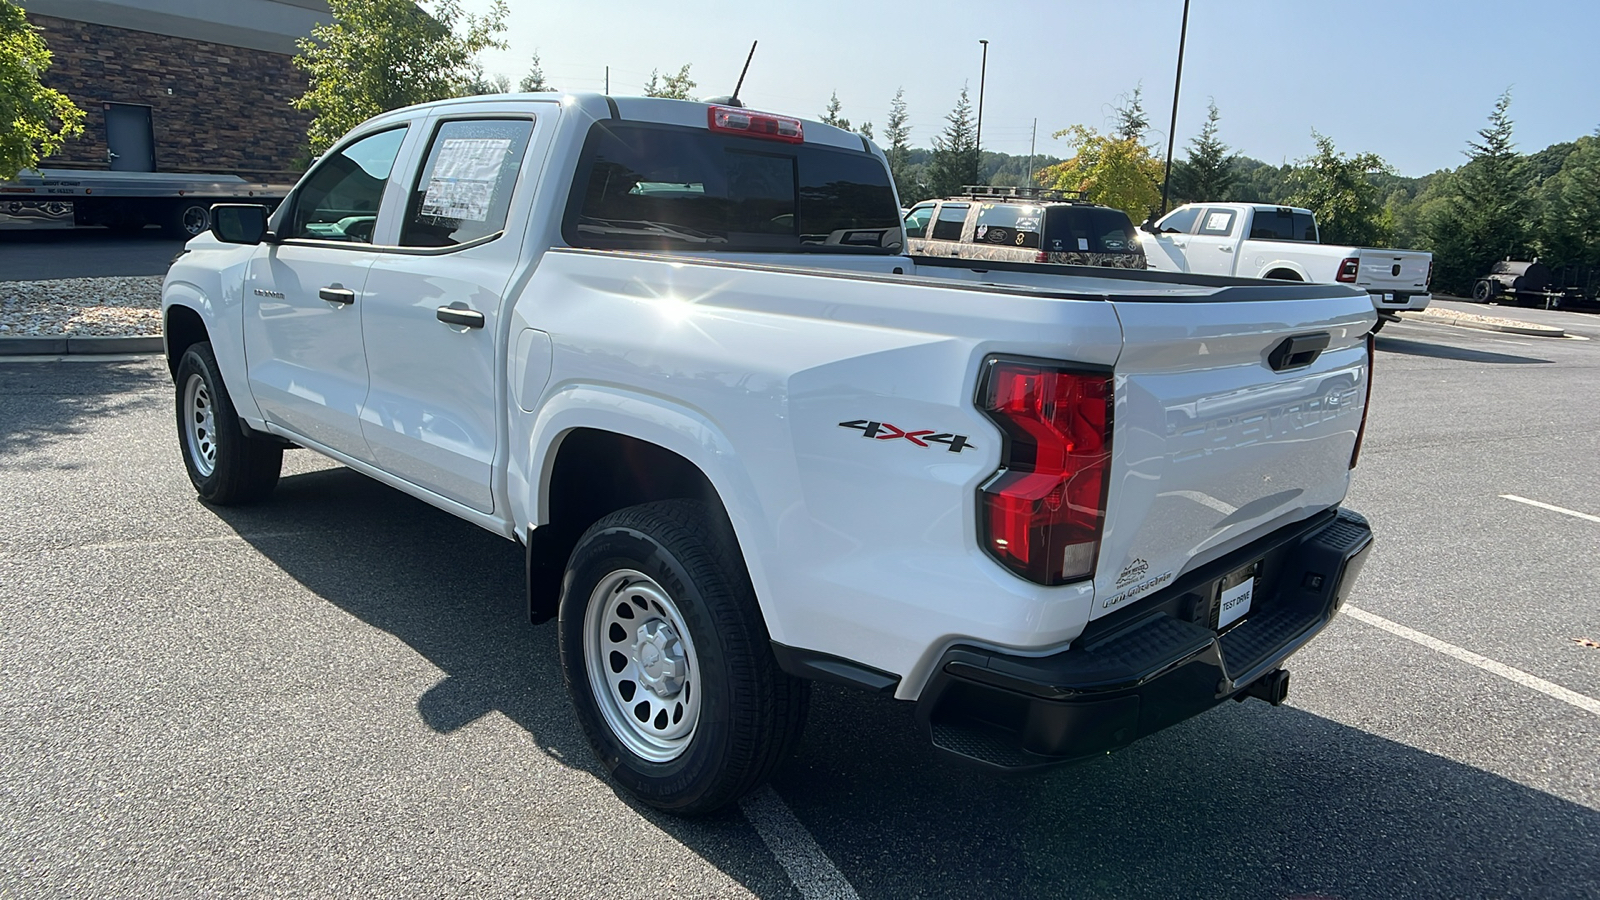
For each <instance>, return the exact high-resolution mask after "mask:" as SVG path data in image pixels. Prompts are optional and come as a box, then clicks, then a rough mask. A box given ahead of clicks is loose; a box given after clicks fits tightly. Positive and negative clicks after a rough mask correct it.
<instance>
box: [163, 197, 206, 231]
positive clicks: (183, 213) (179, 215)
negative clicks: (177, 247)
mask: <svg viewBox="0 0 1600 900" xmlns="http://www.w3.org/2000/svg"><path fill="white" fill-rule="evenodd" d="M210 227H211V204H210V203H203V202H201V201H199V200H187V201H182V202H179V203H174V204H172V206H171V207H170V208H169V209H168V210H167V214H166V216H165V217H163V219H162V222H161V233H162V234H165V235H166V236H167V237H175V238H182V239H183V240H188V239H190V238H192V237H196V236H198V235H200V234H201V233H203V232H204V231H205V230H206V229H208V228H210Z"/></svg>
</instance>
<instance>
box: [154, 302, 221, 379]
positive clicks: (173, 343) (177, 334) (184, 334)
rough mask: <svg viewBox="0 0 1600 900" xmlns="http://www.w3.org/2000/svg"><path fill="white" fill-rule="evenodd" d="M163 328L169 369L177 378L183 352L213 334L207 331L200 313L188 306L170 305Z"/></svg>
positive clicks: (208, 338) (207, 339) (206, 339)
mask: <svg viewBox="0 0 1600 900" xmlns="http://www.w3.org/2000/svg"><path fill="white" fill-rule="evenodd" d="M162 328H163V330H164V331H165V333H166V336H167V371H169V372H171V373H172V377H173V378H177V377H178V364H179V363H181V362H182V361H183V354H184V353H185V352H187V351H188V349H189V348H190V347H192V346H194V345H195V344H198V343H200V342H201V341H209V340H210V339H211V336H210V335H209V334H207V333H206V323H205V322H204V320H202V319H201V318H200V314H199V313H197V312H195V311H194V310H192V309H190V308H189V307H187V306H172V307H169V308H168V309H167V320H166V322H165V323H164V324H163V326H162Z"/></svg>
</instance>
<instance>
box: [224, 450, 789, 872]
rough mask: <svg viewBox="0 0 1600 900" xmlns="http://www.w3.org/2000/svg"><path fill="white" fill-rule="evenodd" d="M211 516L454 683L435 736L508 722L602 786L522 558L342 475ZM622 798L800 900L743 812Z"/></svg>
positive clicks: (304, 480)
mask: <svg viewBox="0 0 1600 900" xmlns="http://www.w3.org/2000/svg"><path fill="white" fill-rule="evenodd" d="M296 453H298V451H296ZM294 456H295V453H291V454H290V455H289V457H287V458H286V459H292V458H293V457H294ZM212 510H213V512H215V513H216V514H217V515H218V516H219V517H220V518H221V519H222V520H223V521H224V522H225V523H227V525H228V526H229V527H231V528H232V529H233V530H234V531H236V532H237V533H238V534H239V536H240V537H241V538H243V539H244V540H245V541H246V542H248V543H249V544H251V545H252V546H253V547H254V548H255V549H256V550H257V551H259V552H260V553H261V554H262V555H263V556H265V557H266V558H268V559H270V560H271V561H272V562H273V563H274V564H276V565H277V566H278V567H279V568H281V569H282V570H283V571H284V572H285V573H287V574H288V575H290V576H291V577H293V578H294V579H295V580H296V581H298V582H300V583H301V584H302V585H304V586H305V587H306V588H308V589H309V590H311V591H312V592H314V593H315V594H317V595H318V596H320V597H322V598H323V599H324V600H326V601H327V602H329V603H332V604H333V605H335V606H337V607H339V608H340V609H342V610H344V611H345V612H347V613H349V614H351V615H353V616H355V617H357V618H359V619H360V620H361V621H363V622H366V623H367V624H369V625H371V626H373V627H375V628H380V629H382V630H384V631H386V632H388V633H390V634H392V635H394V636H395V637H397V638H399V639H400V640H402V641H404V642H405V643H406V644H407V645H409V646H410V647H411V648H412V649H413V650H415V651H416V652H417V653H419V654H421V655H422V656H423V657H424V658H426V659H427V660H428V661H429V662H430V663H432V664H433V665H434V666H436V667H438V668H439V669H440V670H441V671H443V672H444V673H445V674H444V677H443V678H442V679H441V680H440V681H438V682H437V683H436V684H434V685H433V687H431V688H429V689H428V690H427V691H425V692H424V693H423V694H422V695H421V696H420V697H418V698H417V707H416V708H417V715H418V717H420V718H421V720H422V721H423V722H424V723H425V724H426V725H427V726H428V727H430V728H432V729H433V730H434V731H437V732H439V733H442V734H449V733H452V732H455V731H457V730H459V729H461V728H464V727H465V726H467V725H469V724H471V723H472V722H474V721H476V720H478V719H479V718H481V717H483V716H485V715H488V714H489V713H492V712H498V713H500V714H502V715H504V716H505V717H506V718H508V719H510V720H511V721H512V722H515V723H516V724H517V726H518V727H520V728H522V729H524V730H525V731H527V732H528V733H529V734H530V735H532V736H533V738H534V740H535V741H536V742H537V743H538V745H539V747H540V748H541V749H542V750H543V751H544V752H545V753H546V754H548V755H549V756H550V757H551V758H552V759H554V760H556V761H558V762H560V763H561V764H563V765H566V766H569V767H571V768H574V769H579V770H582V771H585V772H589V773H591V774H593V775H594V776H596V777H598V778H601V779H602V780H604V775H603V772H602V770H601V768H600V766H599V764H598V763H597V762H596V760H595V758H594V755H593V752H592V751H591V750H590V748H589V744H588V742H587V740H586V739H585V738H584V736H583V732H582V731H581V729H580V728H579V727H578V723H577V720H576V719H575V718H574V717H573V715H572V712H571V706H570V704H569V702H568V699H567V692H566V688H565V686H564V685H563V683H562V676H561V669H560V665H559V658H558V654H557V648H556V631H555V625H554V623H544V624H542V625H538V626H534V625H530V624H529V623H528V614H527V600H526V596H525V592H524V587H523V580H522V579H523V558H522V547H521V545H520V544H517V543H515V542H512V541H508V540H505V539H504V538H501V537H499V536H497V535H494V534H491V533H489V532H487V531H485V530H483V529H481V528H478V527H477V526H475V525H472V524H469V523H467V522H464V521H462V520H460V519H457V518H455V517H454V516H451V515H449V514H448V513H444V512H441V511H439V510H437V509H434V508H433V507H431V506H428V505H427V504H425V503H422V502H421V501H419V500H415V499H412V498H411V497H409V496H407V495H405V494H402V493H401V492H399V491H397V490H394V489H392V488H389V487H387V486H386V485H383V484H380V483H378V482H376V481H374V480H372V479H370V478H367V477H366V476H364V475H361V474H358V473H356V472H354V471H352V470H350V469H346V468H343V467H336V468H331V469H324V470H320V471H315V472H307V473H303V474H297V475H287V476H285V477H284V478H283V479H282V481H280V482H279V485H278V489H277V492H276V494H275V495H274V499H273V501H272V502H270V503H266V504H262V505H259V506H250V507H213V508H212ZM617 796H618V799H619V800H621V801H622V802H623V803H626V804H627V805H629V806H631V807H632V808H633V809H634V810H635V811H637V812H638V813H639V814H640V815H641V816H642V817H644V818H645V819H647V820H649V821H650V822H651V823H652V824H653V825H655V826H656V827H658V828H660V829H661V830H662V831H664V832H666V833H667V834H670V835H672V837H673V838H674V839H676V840H677V841H679V842H680V843H682V844H684V845H685V846H686V847H688V848H689V849H691V850H692V851H694V852H695V853H697V854H699V855H700V856H701V857H703V858H704V859H706V860H707V861H708V862H709V863H711V864H712V865H714V866H715V867H716V868H718V869H719V870H721V871H722V872H724V873H725V874H727V875H729V876H730V877H732V878H734V879H736V880H738V881H739V882H741V883H742V884H743V885H744V886H745V887H746V888H747V889H748V890H750V891H751V892H753V893H755V894H757V895H758V896H763V897H788V896H791V895H792V893H793V890H794V889H793V888H792V887H791V886H790V884H789V881H788V879H787V877H786V876H785V875H784V874H783V871H782V870H781V869H780V868H779V867H778V865H777V863H776V862H775V861H774V860H773V859H772V857H771V856H770V854H768V852H767V851H766V849H765V847H764V846H763V845H762V843H761V839H760V837H759V836H757V835H756V834H755V833H754V832H753V831H752V830H751V829H750V827H749V826H748V824H746V823H745V821H744V818H743V816H742V815H741V814H740V813H739V811H738V810H737V809H732V810H729V811H728V812H726V813H724V814H722V815H719V816H714V817H710V818H706V819H700V820H695V821H685V820H681V819H676V818H673V817H670V816H665V815H662V814H660V813H658V812H656V811H655V810H652V809H649V808H648V807H644V806H642V805H640V804H638V803H636V802H634V801H633V799H632V798H631V797H630V796H627V795H624V794H622V793H621V792H618V793H617ZM599 839H600V836H599V835H596V840H599Z"/></svg>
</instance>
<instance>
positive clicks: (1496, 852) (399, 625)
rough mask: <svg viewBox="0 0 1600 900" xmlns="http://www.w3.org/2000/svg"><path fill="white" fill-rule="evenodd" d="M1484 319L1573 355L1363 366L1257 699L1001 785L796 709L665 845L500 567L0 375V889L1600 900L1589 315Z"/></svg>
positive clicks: (327, 484) (821, 692)
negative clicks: (245, 502) (1308, 575)
mask: <svg viewBox="0 0 1600 900" xmlns="http://www.w3.org/2000/svg"><path fill="white" fill-rule="evenodd" d="M118 274H123V273H118ZM1460 308H1463V309H1469V310H1471V311H1475V312H1484V311H1485V310H1483V309H1482V308H1481V307H1471V306H1462V307H1460ZM1507 314H1510V313H1507ZM1516 315H1518V316H1520V317H1528V318H1531V319H1533V320H1537V321H1552V322H1559V323H1562V324H1565V326H1566V327H1568V328H1569V329H1570V331H1571V332H1572V334H1573V335H1575V336H1574V337H1571V338H1565V339H1548V338H1532V337H1520V336H1513V335H1507V334H1498V333H1489V332H1480V331H1470V330H1466V329H1461V328H1455V327H1450V326H1446V325H1438V324H1431V323H1413V322H1404V323H1399V324H1394V325H1390V326H1389V327H1388V328H1387V329H1386V330H1385V331H1384V332H1383V334H1382V335H1380V337H1379V339H1378V348H1379V351H1380V353H1379V357H1378V360H1377V363H1376V366H1375V368H1376V371H1377V381H1376V389H1375V396H1374V399H1373V404H1374V405H1373V412H1372V418H1371V421H1370V424H1369V426H1368V433H1367V437H1366V445H1365V449H1364V451H1363V454H1362V461H1361V465H1360V467H1359V468H1358V469H1357V472H1356V478H1355V485H1354V488H1353V490H1352V493H1351V496H1350V500H1349V505H1350V506H1351V507H1353V508H1355V509H1357V510H1359V511H1361V512H1363V513H1365V514H1366V515H1367V516H1368V517H1369V518H1370V519H1371V521H1372V523H1373V527H1374V530H1375V531H1376V533H1377V538H1378V544H1377V548H1376V550H1375V551H1374V555H1373V558H1372V560H1371V562H1370V563H1369V564H1368V565H1367V567H1366V570H1365V572H1364V574H1363V576H1362V577H1363V580H1362V582H1361V583H1360V585H1359V586H1358V588H1357V591H1356V594H1355V597H1354V598H1353V600H1352V604H1353V606H1354V609H1351V610H1349V611H1348V612H1347V614H1346V615H1343V616H1341V617H1340V618H1339V619H1338V620H1337V621H1335V623H1334V624H1333V625H1332V626H1330V628H1329V629H1328V631H1327V632H1326V633H1325V634H1324V635H1323V636H1321V637H1320V638H1319V639H1318V640H1316V641H1315V642H1313V643H1312V644H1311V646H1310V647H1308V648H1307V649H1306V650H1305V651H1303V652H1302V653H1300V654H1298V655H1297V656H1296V657H1294V658H1293V659H1292V660H1291V663H1290V666H1289V668H1290V669H1291V670H1292V671H1293V676H1294V680H1293V687H1292V690H1291V696H1290V701H1289V703H1288V704H1287V705H1286V706H1284V707H1282V708H1279V709H1273V708H1270V707H1268V706H1266V705H1265V704H1262V703H1257V702H1250V703H1246V704H1226V705H1225V706H1222V707H1219V708H1218V709H1216V710H1214V711H1212V712H1210V713H1208V714H1206V715H1204V716H1201V717H1199V718H1197V719H1193V720H1190V721H1189V722H1186V723H1184V724H1182V725H1179V726H1177V727H1175V728H1172V729H1170V730H1168V731H1166V732H1163V733H1161V734H1158V735H1156V736H1154V737H1152V738H1149V739H1146V740H1145V741H1142V742H1140V743H1138V744H1136V745H1134V746H1133V747H1130V748H1128V749H1127V750H1124V751H1122V752H1120V753H1117V754H1114V755H1111V756H1108V757H1105V758H1104V759H1101V760H1098V761H1095V762H1092V763H1089V764H1085V765H1080V766H1077V767H1073V768H1068V769H1061V770H1056V771H1053V772H1050V773H1047V774H1044V775H1033V776H1024V777H1012V778H995V777H991V776H988V775H985V774H981V773H975V772H972V771H968V770H965V769H961V768H954V767H951V766H950V765H948V764H945V763H943V762H940V761H938V760H936V759H935V758H934V756H933V754H932V752H931V751H930V750H929V749H928V748H927V747H925V746H923V744H922V743H921V741H920V740H919V738H918V737H917V734H916V731H915V729H914V727H913V723H912V716H911V710H910V709H909V707H907V706H905V705H903V704H899V703H896V702H894V701H892V700H888V699H885V698H881V697H877V696H871V695H865V694H859V693H853V692H849V691H847V690H845V689H835V688H831V687H827V686H819V687H818V689H817V691H816V695H815V700H814V705H813V709H812V716H811V720H810V725H809V728H808V730H807V733H806V740H805V743H804V746H803V748H802V751H801V753H800V755H799V757H798V759H797V760H795V762H794V763H793V764H792V765H791V766H790V767H789V768H788V769H787V770H785V771H784V772H783V773H782V774H781V775H780V776H779V777H778V778H777V780H776V781H775V782H774V785H773V789H772V791H771V792H769V793H763V794H761V795H759V796H758V797H757V798H756V799H755V800H754V801H752V802H750V803H747V804H746V805H745V807H744V808H743V809H741V810H735V811H730V812H729V813H727V814H725V815H722V816H720V817H717V818H713V819H710V820H701V821H695V822H683V821H677V820H674V819H671V818H668V817H664V816H661V815H658V814H656V813H654V812H652V811H648V810H646V809H643V808H640V807H637V806H635V805H633V804H631V803H630V802H629V801H627V800H626V799H624V798H623V797H621V796H620V795H619V794H618V793H616V792H615V791H613V790H612V788H611V787H610V786H609V784H608V783H607V782H606V781H605V780H604V779H603V778H602V777H601V776H600V775H599V774H598V770H597V768H596V766H595V764H594V762H593V760H592V759H591V757H590V753H589V750H588V747H587V745H586V744H585V743H584V741H583V738H582V736H581V734H580V733H579V731H578V728H577V725H576V723H575V721H574V720H573V717H572V715H571V713H570V712H569V710H568V706H567V701H566V696H565V693H564V691H563V689H562V686H561V680H560V676H559V673H558V669H557V665H556V655H555V638H554V627H553V625H551V624H546V625H542V626H538V627H534V626H530V625H528V624H526V622H525V621H524V616H523V609H522V599H521V596H520V578H521V569H520V567H521V555H520V552H519V549H518V548H517V547H516V546H515V545H513V544H511V543H508V542H505V541H503V540H501V539H499V538H497V537H494V536H492V535H489V534H488V533H486V532H481V531H479V530H477V529H476V528H474V527H473V526H470V525H467V524H465V523H463V522H460V521H457V520H455V519H453V518H451V517H449V516H447V515H445V514H443V513H440V512H437V511H435V510H433V509H431V508H430V507H427V506H425V505H423V504H421V503H419V502H417V501H414V500H411V499H410V498H408V497H405V496H404V495H402V494H400V493H398V492H396V491H393V490H391V489H388V488H385V487H383V486H380V485H378V484H377V483H375V482H372V481H369V480H367V479H365V478H363V477H361V476H359V475H356V474H354V473H352V472H349V471H348V470H345V469H343V468H341V467H338V466H336V465H332V464H330V463H327V462H324V461H322V460H321V459H320V458H318V457H315V456H312V455H311V454H309V453H292V454H290V455H289V457H288V460H289V462H288V465H287V468H286V477H285V478H284V480H283V482H282V484H281V485H280V487H279V490H278V493H277V495H276V497H275V499H274V500H273V501H272V502H270V503H268V504H265V505H262V506H259V507H254V508H250V509H239V510H233V509H228V510H213V509H209V508H207V507H205V506H203V505H201V504H200V503H198V502H197V501H196V500H195V498H194V494H193V491H192V490H191V489H190V487H189V485H188V482H187V480H186V478H185V477H184V474H183V469H182V465H181V463H180V462H179V458H178V453H177V448H176V438H175V437H174V436H173V426H172V422H171V419H172V413H171V385H170V381H169V379H168V377H167V374H166V372H165V370H164V368H162V367H161V365H160V364H159V363H158V362H156V361H154V360H151V359H148V358H146V359H136V360H123V361H70V362H33V363H0V521H4V522H5V523H6V526H7V527H6V528H5V529H3V530H0V615H3V616H4V627H3V628H0V715H3V716H4V722H5V724H6V727H5V728H4V729H3V730H0V896H5V897H10V896H16V897H38V896H118V897H162V898H165V897H216V896H330V897H332V896H339V897H352V896H360V897H368V896H370V897H387V896H427V897H447V896H448V897H502V896H504V897H582V898H614V897H662V896H680V897H749V896H756V897H763V898H789V897H804V898H807V900H809V898H820V897H845V898H848V897H862V898H900V897H962V898H976V897H1041V898H1043V897H1049V898H1060V897H1097V898H1098V897H1171V898H1200V897H1218V898H1290V897H1299V898H1311V897H1318V898H1389V897H1485V898H1488V897H1559V898H1567V897H1600V854H1597V853H1596V852H1595V851H1596V848H1597V847H1600V648H1596V647H1592V646H1587V645H1585V644H1583V643H1580V641H1582V640H1584V639H1590V640H1593V641H1600V604H1597V602H1596V600H1597V592H1596V583H1597V582H1600V464H1597V461H1600V404H1597V403H1595V402H1594V399H1595V398H1596V397H1597V396H1600V317H1595V316H1584V315H1580V314H1564V313H1545V312H1543V311H1521V312H1519V313H1516ZM1584 338H1591V339H1592V340H1585V339H1584ZM1508 495H1509V497H1513V498H1521V499H1508ZM1525 501H1533V503H1529V502H1525ZM1534 504H1543V505H1534ZM1563 692H1565V693H1563Z"/></svg>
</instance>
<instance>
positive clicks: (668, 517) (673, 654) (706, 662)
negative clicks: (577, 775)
mask: <svg viewBox="0 0 1600 900" xmlns="http://www.w3.org/2000/svg"><path fill="white" fill-rule="evenodd" d="M559 632H560V646H561V665H562V672H563V675H564V677H565V680H566V684H567V690H568V691H569V692H570V693H571V694H572V700H573V705H574V707H575V708H576V710H577V713H578V720H579V722H580V723H581V724H582V726H583V729H584V732H585V734H586V735H587V736H588V738H589V743H590V744H591V745H592V746H593V747H594V750H595V753H596V754H597V755H598V756H599V757H600V761H601V763H602V765H604V766H605V768H606V770H607V771H609V772H610V773H611V776H612V777H613V778H615V779H616V781H617V782H618V783H619V784H621V785H622V787H624V788H626V789H627V790H628V791H630V792H631V793H633V794H634V795H635V796H636V797H638V798H639V799H640V800H642V801H643V802H645V803H647V804H649V805H651V806H654V807H656V808H658V809H662V810H666V811H668V812H672V813H676V814H678V815H701V814H705V813H710V812H714V811H716V810H718V809H720V808H722V807H724V806H727V805H728V804H730V803H733V802H735V801H737V800H738V799H739V798H740V797H743V796H744V795H745V794H748V793H749V792H750V791H753V790H755V789H756V788H757V787H759V786H760V785H762V784H763V783H765V782H766V781H767V779H768V778H770V777H771V776H772V773H773V772H774V771H776V769H777V767H778V765H779V764H780V763H781V762H782V761H783V760H784V759H785V758H787V757H788V755H789V754H790V753H791V752H792V750H793V748H794V747H795V746H796V745H797V744H798V743H799V739H800V734H801V730H802V728H803V727H804V723H805V713H806V706H807V700H808V696H809V685H808V684H807V683H806V682H804V681H801V680H799V679H796V678H794V677H792V676H790V675H788V674H786V673H784V672H783V671H782V670H780V669H779V668H778V665H777V661H776V660H775V659H774V658H773V656H772V651H771V648H770V638H769V637H768V635H767V630H766V626H765V623H764V622H763V620H762V618H761V611H760V610H759V609H758V608H757V606H756V599H755V593H754V590H753V589H752V588H751V585H750V579H749V576H748V575H747V574H746V572H745V569H744V566H743V564H742V561H741V560H740V559H739V554H738V548H737V546H736V544H735V542H734V539H733V536H732V534H731V529H729V528H728V527H727V525H726V522H725V520H724V519H723V518H722V517H721V516H720V515H718V514H716V513H714V512H713V511H712V509H711V508H710V507H709V506H707V505H706V504H703V503H698V502H694V501H688V500H669V501H663V502H657V503H647V504H644V505H641V506H635V507H630V508H628V509H624V510H620V511H618V512H615V513H612V514H611V515H608V516H606V517H605V518H603V519H601V520H600V521H599V522H597V523H595V524H594V526H593V527H591V528H590V529H589V530H588V531H587V532H586V533H585V534H584V535H583V537H582V538H580V539H579V541H578V545H577V547H576V548H574V550H573V551H572V556H571V559H570V561H569V562H568V565H567V572H566V577H565V579H564V580H563V587H562V592H561V613H560V622H559Z"/></svg>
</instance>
